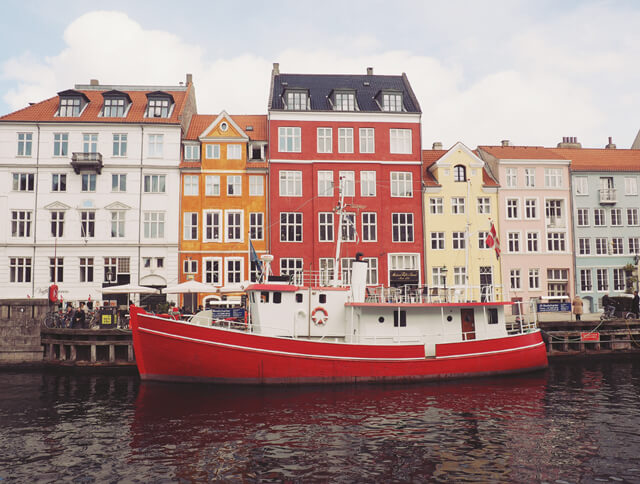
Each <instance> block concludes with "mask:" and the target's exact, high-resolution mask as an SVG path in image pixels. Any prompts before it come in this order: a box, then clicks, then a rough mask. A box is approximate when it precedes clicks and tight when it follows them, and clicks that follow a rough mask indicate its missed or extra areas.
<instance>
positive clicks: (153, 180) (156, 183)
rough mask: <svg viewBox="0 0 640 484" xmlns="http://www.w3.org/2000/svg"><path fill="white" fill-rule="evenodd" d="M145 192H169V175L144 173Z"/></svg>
mask: <svg viewBox="0 0 640 484" xmlns="http://www.w3.org/2000/svg"><path fill="white" fill-rule="evenodd" d="M143 182H144V183H143V186H144V188H143V189H144V193H166V192H167V176H166V175H144V176H143Z"/></svg>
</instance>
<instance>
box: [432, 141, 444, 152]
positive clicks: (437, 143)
mask: <svg viewBox="0 0 640 484" xmlns="http://www.w3.org/2000/svg"><path fill="white" fill-rule="evenodd" d="M431 149H432V150H441V149H442V141H434V142H433V145H432V146H431Z"/></svg>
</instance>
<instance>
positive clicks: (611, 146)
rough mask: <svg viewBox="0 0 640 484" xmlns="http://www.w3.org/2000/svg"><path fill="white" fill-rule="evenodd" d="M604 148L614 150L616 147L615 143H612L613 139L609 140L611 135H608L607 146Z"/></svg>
mask: <svg viewBox="0 0 640 484" xmlns="http://www.w3.org/2000/svg"><path fill="white" fill-rule="evenodd" d="M605 148H606V149H608V150H615V149H616V145H614V144H613V141H611V136H609V144H608V145H607V146H605Z"/></svg>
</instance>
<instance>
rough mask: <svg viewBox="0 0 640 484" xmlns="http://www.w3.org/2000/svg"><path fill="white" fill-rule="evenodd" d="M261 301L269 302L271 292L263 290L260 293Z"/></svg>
mask: <svg viewBox="0 0 640 484" xmlns="http://www.w3.org/2000/svg"><path fill="white" fill-rule="evenodd" d="M260 302H261V303H268V302H269V293H268V292H267V291H262V292H261V293H260Z"/></svg>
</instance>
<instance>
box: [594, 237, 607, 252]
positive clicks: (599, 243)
mask: <svg viewBox="0 0 640 484" xmlns="http://www.w3.org/2000/svg"><path fill="white" fill-rule="evenodd" d="M606 254H607V238H606V237H596V255H606Z"/></svg>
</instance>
